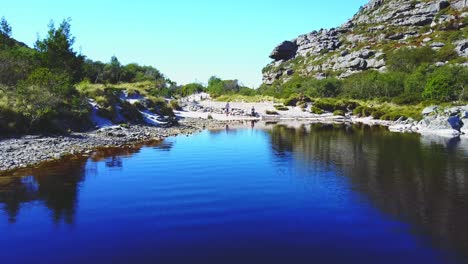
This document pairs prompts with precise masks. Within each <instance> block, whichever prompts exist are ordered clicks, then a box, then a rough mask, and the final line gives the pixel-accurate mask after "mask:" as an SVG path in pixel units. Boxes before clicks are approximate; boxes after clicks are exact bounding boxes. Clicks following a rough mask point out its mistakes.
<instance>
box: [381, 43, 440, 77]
mask: <svg viewBox="0 0 468 264" xmlns="http://www.w3.org/2000/svg"><path fill="white" fill-rule="evenodd" d="M435 55H436V54H435V51H433V50H432V49H431V48H430V47H426V46H424V47H419V48H401V49H398V50H395V51H394V52H392V53H390V54H388V60H387V64H388V68H389V69H390V70H391V71H396V72H404V73H408V72H413V71H415V70H416V68H417V67H419V66H420V65H422V64H424V63H432V62H434V61H435V58H436V56H435Z"/></svg>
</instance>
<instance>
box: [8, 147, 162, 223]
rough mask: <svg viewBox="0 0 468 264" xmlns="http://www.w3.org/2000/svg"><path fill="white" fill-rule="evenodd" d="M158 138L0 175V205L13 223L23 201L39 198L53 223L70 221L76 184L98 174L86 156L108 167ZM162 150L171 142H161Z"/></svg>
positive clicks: (113, 165)
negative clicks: (89, 164)
mask: <svg viewBox="0 0 468 264" xmlns="http://www.w3.org/2000/svg"><path fill="white" fill-rule="evenodd" d="M159 145H160V142H151V143H149V144H145V145H143V144H141V145H135V146H133V147H126V148H109V149H100V150H98V151H96V152H95V153H94V154H93V155H92V156H91V157H85V156H78V157H68V158H64V159H61V160H60V161H57V162H51V163H48V164H45V165H43V166H40V167H39V168H34V169H26V170H20V171H18V172H16V173H15V175H12V176H3V177H0V206H1V205H2V204H3V206H2V207H3V210H4V212H5V213H6V214H7V215H8V221H9V222H10V223H15V222H16V219H17V217H18V215H19V212H20V209H21V207H22V206H23V205H26V204H28V203H31V202H42V203H43V204H44V205H45V206H46V207H47V208H48V209H49V210H50V211H51V212H52V214H51V215H52V219H53V221H54V222H55V223H57V224H58V223H60V222H62V221H63V222H64V223H66V224H73V222H74V218H75V210H76V206H77V203H78V200H77V198H78V192H79V187H80V184H81V183H82V182H84V180H85V176H86V175H87V176H90V175H97V168H93V167H88V168H87V166H86V165H87V163H88V160H91V161H93V162H98V161H103V160H104V161H105V165H106V166H107V167H117V168H122V167H123V165H124V164H123V160H122V158H123V157H129V156H132V155H134V154H136V153H138V152H139V151H140V149H141V148H142V147H144V146H153V147H158V146H159ZM162 147H163V149H164V150H168V149H170V147H171V145H167V144H164V145H162Z"/></svg>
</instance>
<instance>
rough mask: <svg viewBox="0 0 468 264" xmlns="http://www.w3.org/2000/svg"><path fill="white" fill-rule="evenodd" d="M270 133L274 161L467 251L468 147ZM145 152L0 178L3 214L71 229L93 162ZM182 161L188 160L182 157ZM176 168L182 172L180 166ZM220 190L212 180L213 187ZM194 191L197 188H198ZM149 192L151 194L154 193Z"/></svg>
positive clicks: (346, 129)
mask: <svg viewBox="0 0 468 264" xmlns="http://www.w3.org/2000/svg"><path fill="white" fill-rule="evenodd" d="M252 124H253V125H254V126H256V127H257V128H258V127H262V126H263V125H264V124H263V123H257V124H255V123H249V124H247V126H249V125H250V126H251V125H252ZM263 127H264V126H263ZM248 129H249V130H250V128H248ZM266 131H267V132H266V133H269V134H270V137H269V138H270V140H271V146H272V147H273V154H274V157H275V158H276V159H278V160H280V161H285V160H286V161H290V160H292V161H293V163H294V164H295V165H297V166H300V167H301V169H303V170H307V171H309V172H311V173H305V174H303V175H307V177H308V176H310V177H313V175H314V171H317V166H320V167H329V168H332V169H333V171H336V172H337V173H336V175H338V176H337V177H344V179H347V180H349V181H350V182H351V183H352V186H353V188H354V189H355V190H356V191H357V192H359V193H361V194H363V195H364V197H366V200H368V201H370V202H371V203H372V204H373V205H374V206H375V207H376V208H378V209H380V211H381V212H384V213H385V214H386V215H390V216H392V217H393V218H394V219H396V220H400V221H403V222H408V223H411V224H412V226H413V227H414V229H413V230H414V232H417V233H419V234H422V235H428V236H430V237H431V238H432V241H433V243H434V244H435V245H436V246H439V247H447V248H451V249H453V248H455V249H458V251H459V252H462V253H463V252H465V254H466V253H467V252H468V228H466V225H467V223H468V175H467V174H466V172H467V171H468V162H467V161H468V155H467V153H468V152H466V149H467V148H466V142H462V141H460V140H459V139H452V140H450V139H440V138H434V139H431V138H427V137H419V136H418V135H414V134H406V135H403V134H396V133H390V132H388V131H387V130H386V129H382V128H379V127H368V126H350V125H348V126H338V125H296V126H295V127H288V126H285V125H276V126H273V127H269V126H268V129H267V130H266ZM248 132H249V133H247V134H249V135H252V134H255V133H251V132H250V131H248ZM236 133H240V132H239V130H236V129H231V128H229V127H227V128H224V127H223V128H222V129H220V130H218V131H213V132H212V133H211V134H210V135H209V138H210V139H213V138H215V137H218V136H220V135H226V134H230V135H232V134H236ZM262 135H264V134H263V133H262ZM173 144H174V141H165V142H162V143H159V142H154V143H152V144H150V145H149V147H152V148H156V149H158V150H160V151H163V152H167V151H171V150H172V149H173V147H174V146H173ZM142 147H145V145H139V146H135V147H131V148H117V149H103V150H100V151H97V152H96V153H94V154H93V155H91V156H90V157H84V156H83V157H74V158H68V159H65V160H61V161H60V163H51V164H48V165H46V166H43V167H41V168H37V169H31V170H25V171H21V172H18V173H17V174H16V175H13V176H8V177H0V207H3V211H4V212H5V213H6V215H7V216H8V221H9V222H11V223H15V222H16V221H17V219H18V217H19V215H20V213H21V209H22V208H23V207H24V206H26V205H27V204H30V203H33V202H38V203H40V204H43V205H44V206H45V207H46V208H48V210H50V212H51V216H52V220H53V221H54V222H55V223H61V222H63V223H66V224H73V223H74V222H75V218H76V211H77V206H78V203H79V192H80V186H81V185H82V183H83V182H85V180H86V177H89V176H93V175H98V174H99V172H98V167H97V166H96V162H99V161H103V164H104V165H105V166H107V167H110V168H112V169H117V170H120V169H122V168H124V167H125V165H126V164H125V163H126V161H127V159H125V157H130V156H132V155H135V154H137V153H139V152H140V151H141V148H142ZM190 151H192V150H191V149H190ZM195 151H198V150H195ZM200 151H201V150H200ZM269 151H270V150H269V149H268V152H269ZM464 151H465V152H464ZM174 152H175V151H174ZM195 153H196V152H195ZM219 153H223V152H219ZM227 154H231V153H227ZM178 155H191V154H190V153H188V154H187V152H182V153H179V154H178ZM197 155H200V154H197ZM197 155H194V156H197ZM209 158H213V157H209ZM221 158H222V157H221ZM198 161H199V160H198ZM176 162H177V163H176V164H177V165H179V161H178V160H176ZM181 162H182V161H181ZM196 164H197V166H198V164H200V163H199V162H197V163H196ZM248 164H250V163H248ZM285 164H288V165H289V164H290V163H288V162H285ZM193 168H194V169H200V167H193ZM249 168H250V167H249ZM142 171H143V172H146V171H145V170H142ZM286 173H287V172H285V174H286ZM209 176H210V175H207V177H209ZM333 177H335V176H334V175H333ZM155 178H156V177H155ZM167 179H170V183H171V184H170V185H169V186H172V187H174V186H178V182H177V179H176V177H174V178H171V177H167V178H166V180H167ZM203 179H207V178H203ZM172 181H173V182H172ZM145 183H146V182H145ZM215 183H216V181H213V185H215ZM193 184H194V185H193V186H195V187H196V186H199V185H197V184H199V182H194V183H193ZM156 187H157V184H154V188H156ZM195 187H190V188H195ZM273 187H276V186H273ZM208 190H210V189H208ZM138 191H139V189H138ZM146 191H147V192H150V191H151V193H153V189H149V190H146ZM185 191H187V189H184V190H183V192H185ZM182 194H184V195H185V193H182ZM210 195H211V194H210ZM249 195H250V194H249ZM169 197H170V196H169ZM183 197H185V196H183ZM195 197H196V196H195ZM176 198H177V197H176ZM255 198H258V197H255ZM166 199H167V197H166ZM281 199H283V197H282V198H281ZM177 202H178V203H181V202H184V203H185V202H187V201H185V200H177ZM189 202H190V201H189ZM179 205H180V204H179ZM132 206H133V204H132ZM143 208H148V207H143Z"/></svg>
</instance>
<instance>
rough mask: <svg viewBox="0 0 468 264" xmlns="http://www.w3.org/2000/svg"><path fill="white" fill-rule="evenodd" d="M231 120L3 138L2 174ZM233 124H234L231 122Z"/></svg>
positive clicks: (0, 161)
mask: <svg viewBox="0 0 468 264" xmlns="http://www.w3.org/2000/svg"><path fill="white" fill-rule="evenodd" d="M227 123H228V122H227V121H217V120H201V119H184V120H182V121H181V122H180V125H177V126H172V127H167V128H163V127H151V126H131V127H128V128H125V127H120V126H112V127H106V128H101V129H99V130H95V131H91V132H86V133H72V134H71V135H67V136H24V137H21V138H7V139H0V175H2V174H10V173H12V172H13V171H15V170H18V169H23V168H29V167H33V166H36V165H38V164H40V163H43V162H48V161H54V160H58V159H60V158H63V157H66V156H69V155H80V154H85V155H86V154H91V153H92V152H94V151H95V150H96V149H99V148H111V147H125V146H131V145H134V144H138V143H144V142H150V141H158V140H162V139H164V138H167V137H170V136H176V135H190V134H193V133H196V132H199V131H201V130H202V129H205V128H206V129H214V128H221V127H225V126H226V124H227ZM229 123H231V122H229Z"/></svg>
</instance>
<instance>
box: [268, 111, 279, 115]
mask: <svg viewBox="0 0 468 264" xmlns="http://www.w3.org/2000/svg"><path fill="white" fill-rule="evenodd" d="M265 113H266V114H267V115H279V113H278V112H276V111H271V110H266V111H265Z"/></svg>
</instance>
